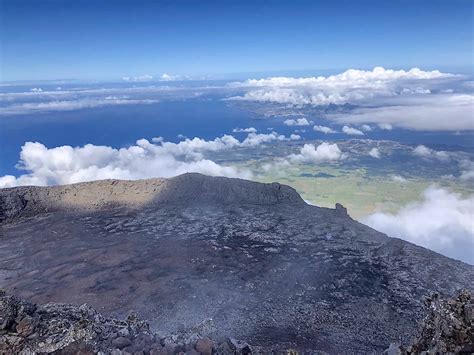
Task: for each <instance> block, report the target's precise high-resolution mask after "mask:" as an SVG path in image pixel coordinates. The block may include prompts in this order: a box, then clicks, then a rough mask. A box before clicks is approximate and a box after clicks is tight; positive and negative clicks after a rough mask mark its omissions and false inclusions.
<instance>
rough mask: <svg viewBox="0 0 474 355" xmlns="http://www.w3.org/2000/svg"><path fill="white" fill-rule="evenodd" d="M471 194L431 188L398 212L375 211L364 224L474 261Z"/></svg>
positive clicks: (457, 257) (473, 211)
mask: <svg viewBox="0 0 474 355" xmlns="http://www.w3.org/2000/svg"><path fill="white" fill-rule="evenodd" d="M473 217H474V195H470V196H469V197H462V196H461V195H459V194H456V193H453V192H450V191H448V190H445V189H442V188H437V187H430V188H428V189H427V190H426V191H425V192H424V193H423V196H422V199H421V200H420V201H417V202H412V203H410V204H408V205H406V206H404V207H403V208H401V209H400V210H399V211H398V212H397V213H395V214H390V213H375V214H372V215H370V216H368V217H367V218H365V219H364V220H363V223H365V224H367V225H369V226H371V227H372V228H375V229H377V230H379V231H381V232H384V233H386V234H387V235H389V236H392V237H397V238H401V239H405V240H407V241H410V242H412V243H415V244H417V245H421V246H423V247H426V248H429V249H432V250H434V251H436V252H438V253H440V254H443V255H446V256H449V257H452V258H455V259H458V260H462V261H465V262H468V263H470V264H474V219H473Z"/></svg>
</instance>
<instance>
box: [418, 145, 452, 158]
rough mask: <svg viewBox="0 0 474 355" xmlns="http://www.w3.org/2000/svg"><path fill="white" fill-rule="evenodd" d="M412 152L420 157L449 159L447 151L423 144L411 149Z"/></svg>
mask: <svg viewBox="0 0 474 355" xmlns="http://www.w3.org/2000/svg"><path fill="white" fill-rule="evenodd" d="M413 154H414V155H416V156H419V157H422V158H435V159H439V160H449V153H448V152H445V151H443V150H440V151H436V150H434V149H431V148H428V147H426V146H424V145H418V146H416V147H415V148H414V149H413Z"/></svg>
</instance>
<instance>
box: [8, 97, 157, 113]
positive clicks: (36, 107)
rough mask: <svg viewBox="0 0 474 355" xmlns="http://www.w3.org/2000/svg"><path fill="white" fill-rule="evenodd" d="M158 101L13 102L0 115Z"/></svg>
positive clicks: (116, 99) (107, 98) (115, 99)
mask: <svg viewBox="0 0 474 355" xmlns="http://www.w3.org/2000/svg"><path fill="white" fill-rule="evenodd" d="M157 102H159V101H158V100H151V99H144V100H135V99H129V98H120V97H115V96H107V97H105V98H85V99H78V100H64V101H48V102H28V103H22V104H13V105H9V106H7V107H2V108H0V115H17V114H27V113H37V112H52V111H73V110H81V109H87V108H95V107H103V106H111V105H139V104H141V105H149V104H154V103H157Z"/></svg>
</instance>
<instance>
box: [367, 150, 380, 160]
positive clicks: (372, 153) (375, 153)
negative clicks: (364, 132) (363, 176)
mask: <svg viewBox="0 0 474 355" xmlns="http://www.w3.org/2000/svg"><path fill="white" fill-rule="evenodd" d="M369 155H370V156H371V157H372V158H376V159H380V152H379V150H378V149H377V148H372V149H371V150H370V151H369Z"/></svg>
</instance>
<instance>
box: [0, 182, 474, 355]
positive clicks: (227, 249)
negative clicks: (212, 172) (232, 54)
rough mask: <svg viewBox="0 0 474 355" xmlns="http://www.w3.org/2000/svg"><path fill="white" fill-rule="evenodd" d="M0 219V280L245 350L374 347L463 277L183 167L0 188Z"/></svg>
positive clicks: (279, 189)
mask: <svg viewBox="0 0 474 355" xmlns="http://www.w3.org/2000/svg"><path fill="white" fill-rule="evenodd" d="M0 218H1V219H3V222H1V223H0V235H1V237H0V287H3V288H6V289H7V290H11V291H12V292H14V293H15V294H17V295H19V296H22V297H25V298H27V299H29V300H32V301H34V302H50V301H53V302H66V303H73V304H76V305H79V304H82V303H88V304H90V305H92V306H94V307H95V308H96V309H99V310H100V311H101V312H104V313H107V314H112V315H116V316H120V317H125V316H126V315H127V314H128V313H129V312H130V311H131V310H135V311H136V312H137V313H138V316H139V317H140V318H142V319H146V320H147V321H148V322H149V323H150V326H151V329H152V330H163V331H168V332H170V333H173V332H175V330H176V329H178V326H179V325H180V324H182V325H184V327H185V328H186V329H188V328H192V327H193V326H195V325H196V324H199V323H201V328H202V331H201V332H200V333H199V335H196V336H195V337H201V338H202V337H205V336H208V334H207V333H206V332H208V331H209V332H211V333H212V334H214V336H216V337H217V338H225V337H235V338H236V339H245V341H246V342H248V343H249V344H252V346H253V347H256V348H258V347H259V346H264V347H275V348H280V349H281V348H284V349H290V348H291V349H296V350H298V349H318V350H324V351H327V352H330V353H340V352H369V351H374V350H375V351H382V350H383V349H385V348H387V346H388V345H389V344H390V342H392V341H397V340H398V339H411V338H412V337H413V336H414V335H415V332H416V320H417V319H420V317H421V316H422V314H423V299H424V298H425V297H426V296H428V295H431V294H432V293H433V292H439V293H440V294H441V295H443V296H444V295H445V296H451V295H454V294H455V292H456V291H457V290H458V289H461V288H468V289H470V290H472V289H473V285H474V268H473V267H472V266H470V265H467V264H464V263H462V262H458V261H455V260H452V259H449V258H446V257H444V256H441V255H439V254H436V253H434V252H432V251H429V250H426V249H424V248H421V247H417V246H415V245H413V244H410V243H407V242H405V241H402V240H399V239H393V238H389V237H387V236H386V235H384V234H382V233H379V232H377V231H375V230H373V229H371V228H369V227H367V226H364V225H362V224H360V223H358V222H356V221H354V220H352V219H351V218H350V217H349V216H348V215H347V213H346V211H345V209H344V208H343V207H342V206H338V208H337V210H335V209H327V208H319V207H315V206H309V205H307V204H306V203H304V201H303V200H302V199H301V198H300V196H299V195H298V194H297V193H296V192H295V190H293V189H292V188H290V187H288V186H284V185H280V184H276V183H275V184H259V183H254V182H249V181H244V180H239V179H226V178H211V177H206V176H203V175H199V174H185V175H182V176H179V177H176V178H173V179H168V180H166V179H152V180H143V181H117V180H106V181H96V182H90V183H81V184H75V185H68V186H58V187H19V188H11V189H1V190H0ZM206 319H212V324H213V325H215V327H214V326H213V327H211V326H209V325H206V324H207V323H206V322H204V323H202V322H203V321H205V320H206ZM132 321H133V320H132ZM132 323H133V322H132ZM211 328H212V329H211ZM193 334H197V333H193ZM122 336H124V335H122ZM125 336H127V335H125ZM175 337H176V336H175ZM213 339H215V338H213ZM161 340H163V344H166V343H167V342H174V341H175V340H177V339H175V340H173V339H170V337H169V336H163V338H162V339H161ZM197 340H198V339H196V338H195V339H193V342H196V341H197ZM180 341H181V340H180ZM183 341H184V340H183ZM185 345H186V342H183V346H185ZM219 346H220V345H219ZM223 346H224V347H225V345H223Z"/></svg>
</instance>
